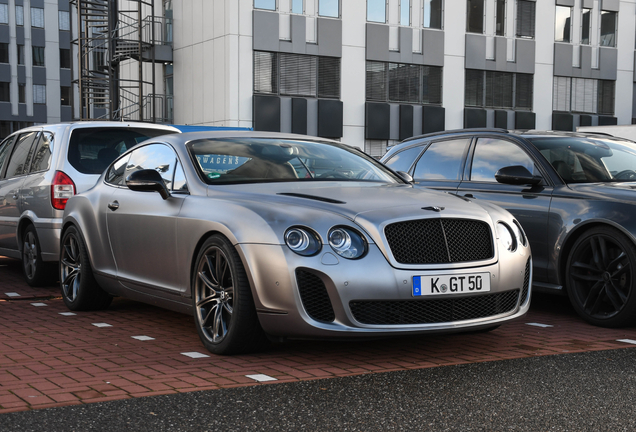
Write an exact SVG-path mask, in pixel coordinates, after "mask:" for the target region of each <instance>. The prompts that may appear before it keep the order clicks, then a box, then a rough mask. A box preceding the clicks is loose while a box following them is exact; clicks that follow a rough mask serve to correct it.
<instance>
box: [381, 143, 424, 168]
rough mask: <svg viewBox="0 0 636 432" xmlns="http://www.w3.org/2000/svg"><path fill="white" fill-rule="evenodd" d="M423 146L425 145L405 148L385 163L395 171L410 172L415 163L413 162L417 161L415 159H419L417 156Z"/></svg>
mask: <svg viewBox="0 0 636 432" xmlns="http://www.w3.org/2000/svg"><path fill="white" fill-rule="evenodd" d="M422 148H423V146H417V147H412V148H410V149H406V150H403V151H401V152H399V153H398V154H396V155H394V156H393V157H392V158H391V159H389V160H388V161H386V162H385V163H384V164H385V165H386V166H388V167H389V168H391V169H392V170H393V171H404V172H409V169H410V168H411V165H413V162H415V159H417V157H418V156H419V154H420V152H421V151H422Z"/></svg>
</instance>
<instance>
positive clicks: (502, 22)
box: [495, 0, 506, 36]
mask: <svg viewBox="0 0 636 432" xmlns="http://www.w3.org/2000/svg"><path fill="white" fill-rule="evenodd" d="M495 8H496V16H495V34H496V35H497V36H505V35H506V0H496V2H495Z"/></svg>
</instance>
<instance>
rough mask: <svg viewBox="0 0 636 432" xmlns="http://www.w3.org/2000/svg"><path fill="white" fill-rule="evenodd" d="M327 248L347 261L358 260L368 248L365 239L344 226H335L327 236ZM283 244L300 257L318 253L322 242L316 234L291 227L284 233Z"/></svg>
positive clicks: (307, 229)
mask: <svg viewBox="0 0 636 432" xmlns="http://www.w3.org/2000/svg"><path fill="white" fill-rule="evenodd" d="M327 239H328V241H329V246H331V249H333V251H334V252H335V253H337V254H338V255H340V256H341V257H343V258H347V259H358V258H362V257H363V256H364V255H366V253H367V250H368V248H369V246H368V243H367V240H366V239H365V237H364V236H363V235H362V234H361V233H359V232H358V231H356V230H354V229H353V228H349V227H345V226H335V227H333V228H331V229H330V230H329V234H328V235H327ZM285 243H286V244H287V247H289V248H290V249H291V250H292V251H294V252H296V253H297V254H298V255H302V256H312V255H316V254H317V253H318V252H320V249H321V247H322V242H321V240H320V237H319V236H318V234H317V233H316V232H315V231H313V230H311V229H309V228H305V227H291V228H289V229H288V230H287V231H286V232H285Z"/></svg>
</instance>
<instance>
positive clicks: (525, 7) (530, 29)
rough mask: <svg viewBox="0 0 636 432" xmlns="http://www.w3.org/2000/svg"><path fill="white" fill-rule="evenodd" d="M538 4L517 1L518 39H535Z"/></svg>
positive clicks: (523, 0)
mask: <svg viewBox="0 0 636 432" xmlns="http://www.w3.org/2000/svg"><path fill="white" fill-rule="evenodd" d="M535 6H536V3H535V2H533V1H528V0H517V37H522V38H534V25H535V20H536V18H535V16H536V12H535V10H536V8H535Z"/></svg>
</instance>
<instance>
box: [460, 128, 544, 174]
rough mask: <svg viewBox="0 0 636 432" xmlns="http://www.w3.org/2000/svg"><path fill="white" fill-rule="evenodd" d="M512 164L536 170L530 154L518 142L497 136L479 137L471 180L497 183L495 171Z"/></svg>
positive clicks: (532, 170)
mask: <svg viewBox="0 0 636 432" xmlns="http://www.w3.org/2000/svg"><path fill="white" fill-rule="evenodd" d="M512 165H521V166H523V167H526V168H527V169H528V171H530V172H531V173H533V172H536V170H535V166H534V162H533V161H532V159H531V158H530V156H528V154H527V153H526V152H525V151H524V150H522V149H521V148H520V147H519V146H517V145H516V144H513V143H511V142H510V141H503V140H500V139H496V138H479V140H478V141H477V147H475V154H474V156H473V165H472V168H471V173H470V180H471V181H483V182H492V183H497V180H495V173H496V172H497V171H499V170H500V169H501V168H504V167H507V166H512Z"/></svg>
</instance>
